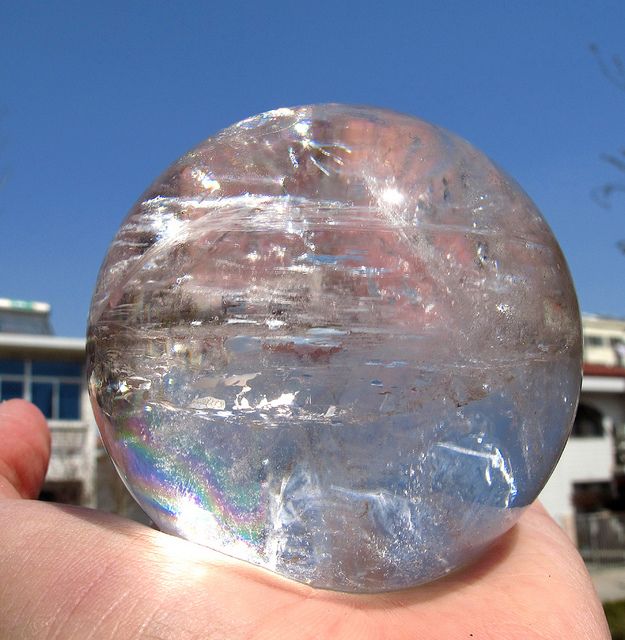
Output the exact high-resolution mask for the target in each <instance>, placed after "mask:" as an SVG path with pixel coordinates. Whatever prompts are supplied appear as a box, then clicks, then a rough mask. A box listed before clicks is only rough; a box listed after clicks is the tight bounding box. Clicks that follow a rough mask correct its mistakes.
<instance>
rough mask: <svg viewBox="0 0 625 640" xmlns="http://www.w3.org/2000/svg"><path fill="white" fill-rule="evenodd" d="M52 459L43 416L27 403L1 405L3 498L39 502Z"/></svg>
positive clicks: (0, 495) (0, 483)
mask: <svg viewBox="0 0 625 640" xmlns="http://www.w3.org/2000/svg"><path fill="white" fill-rule="evenodd" d="M49 459H50V432H49V430H48V426H47V424H46V420H45V418H44V417H43V415H42V413H41V412H40V411H39V409H37V408H36V407H35V406H34V405H32V404H30V403H29V402H26V401H24V400H8V401H7V402H3V403H1V404H0V498H36V497H37V496H38V495H39V491H40V489H41V485H42V484H43V479H44V477H45V475H46V470H47V468H48V461H49Z"/></svg>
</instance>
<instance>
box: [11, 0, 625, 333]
mask: <svg viewBox="0 0 625 640" xmlns="http://www.w3.org/2000/svg"><path fill="white" fill-rule="evenodd" d="M591 42H596V43H597V44H598V45H599V46H600V47H601V49H602V51H603V52H604V53H605V54H606V56H609V55H611V54H612V53H618V54H621V55H623V57H625V3H624V2H621V1H619V2H608V1H605V2H602V1H594V2H593V1H590V0H589V1H586V2H583V1H581V0H562V1H560V2H545V1H543V2H538V1H536V2H533V1H528V2H505V1H503V0H499V1H496V2H495V1H492V2H486V1H482V2H461V1H458V2H451V1H447V2H446V1H444V0H439V1H436V2H435V1H432V2H429V1H428V2H419V1H418V0H413V1H404V2H402V1H399V2H392V1H391V0H389V1H388V2H367V1H366V0H361V1H360V2H352V1H345V2H341V1H340V0H334V1H332V2H330V1H326V0H317V1H315V2H286V1H284V2H277V1H271V0H266V1H264V2H243V1H239V0H231V1H230V2H209V1H206V2H196V1H192V0H187V1H186V2H160V1H152V2H143V1H133V2H114V1H111V0H109V1H107V2H78V1H72V2H69V1H68V2H43V1H41V2H34V1H31V0H20V1H19V2H18V1H9V0H0V107H1V108H2V109H3V115H2V117H1V118H0V138H2V141H3V144H2V146H1V147H0V167H4V168H6V169H7V172H6V173H7V179H6V181H5V184H4V186H3V188H2V189H0V297H13V298H20V299H33V300H44V301H48V302H50V303H51V304H52V308H53V316H52V318H53V324H54V326H55V329H56V331H57V333H59V334H61V335H70V336H80V335H83V334H84V331H85V323H86V316H87V311H88V307H89V301H90V297H91V293H92V290H93V286H94V284H95V279H96V276H97V271H98V268H99V266H100V263H101V261H102V259H103V257H104V254H105V252H106V249H107V246H108V244H109V242H110V241H111V239H112V237H113V235H114V234H115V232H116V230H117V228H118V226H119V224H120V222H121V221H122V219H123V217H124V216H125V214H126V212H127V210H128V209H129V208H130V207H131V206H132V204H133V202H134V201H135V200H136V198H137V197H138V196H139V195H140V194H141V192H142V191H143V190H144V189H145V188H146V187H147V186H148V185H149V184H150V183H151V182H152V180H153V179H154V178H155V177H156V176H157V175H158V174H159V173H160V172H161V171H162V170H163V169H165V168H166V167H167V166H168V165H169V164H170V163H171V162H172V161H174V160H175V159H176V158H177V157H179V156H180V155H181V154H182V153H183V152H185V151H186V150H188V149H189V148H190V147H192V146H194V145H195V144H197V143H198V142H199V141H200V140H202V139H204V138H206V137H207V136H209V135H211V134H213V133H215V132H217V131H218V130H219V129H221V128H223V127H225V126H227V125H229V124H231V123H233V122H236V121H238V120H240V119H242V118H244V117H246V116H249V115H253V114H255V113H259V112H262V111H266V110H268V109H272V108H276V107H279V106H292V105H299V104H307V103H313V102H344V103H357V104H371V105H374V106H381V107H387V108H391V109H395V110H397V111H401V112H405V113H410V114H413V115H416V116H419V117H421V118H424V119H426V120H430V121H432V122H434V123H436V124H439V125H441V126H444V127H446V128H448V129H450V130H451V131H453V132H455V133H457V134H459V135H461V136H462V137H464V138H466V139H468V140H469V141H471V142H472V143H473V144H474V145H475V146H477V147H478V148H480V149H481V150H482V151H484V152H486V153H487V154H488V155H489V156H490V157H491V158H493V159H494V160H495V161H496V162H497V163H498V164H499V165H500V166H502V167H503V168H505V169H506V170H507V171H508V172H509V173H510V174H512V175H513V176H514V177H515V178H516V179H517V180H518V181H519V182H520V183H521V185H522V186H523V187H524V188H525V190H526V191H527V192H528V193H529V194H530V196H531V197H532V198H533V199H534V201H535V202H536V203H537V205H538V206H539V208H540V209H541V211H542V212H543V214H544V215H545V217H546V218H547V220H548V221H549V223H550V225H551V226H552V228H553V229H554V231H555V233H556V236H557V237H558V239H559V241H560V243H561V245H562V248H563V250H564V252H565V255H566V256H567V259H568V262H569V265H570V267H571V271H572V273H573V277H574V280H575V282H576V285H577V289H578V294H579V298H580V304H581V307H582V309H583V310H584V311H588V312H596V313H605V314H610V315H615V316H621V317H625V278H624V277H623V274H625V256H624V255H622V254H620V253H619V252H618V250H617V249H616V246H615V243H616V241H617V240H618V239H620V238H625V197H624V198H622V199H618V198H617V199H615V200H614V203H613V206H612V207H611V209H609V210H605V209H602V208H600V207H598V206H597V205H596V204H595V203H594V202H593V200H592V198H591V196H590V193H591V191H592V189H593V188H594V187H596V186H598V185H600V184H602V183H603V182H605V181H606V180H610V179H613V178H618V173H617V172H616V171H615V170H614V169H612V168H610V167H609V166H608V165H607V164H605V163H604V162H602V161H601V160H600V158H599V156H600V154H601V153H604V152H612V151H618V150H619V149H620V148H621V147H625V92H623V91H619V89H617V88H616V87H615V86H614V85H612V84H611V83H610V82H609V81H608V80H606V78H605V77H604V76H603V75H602V74H601V72H600V70H599V68H598V66H597V63H596V61H595V59H594V58H593V57H592V55H591V54H590V52H589V48H588V46H589V44H590V43H591Z"/></svg>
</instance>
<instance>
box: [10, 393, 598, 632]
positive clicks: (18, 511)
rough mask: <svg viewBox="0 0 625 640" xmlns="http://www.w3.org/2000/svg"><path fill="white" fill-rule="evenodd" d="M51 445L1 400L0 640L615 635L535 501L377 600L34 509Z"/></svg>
mask: <svg viewBox="0 0 625 640" xmlns="http://www.w3.org/2000/svg"><path fill="white" fill-rule="evenodd" d="M49 453H50V440H49V433H48V430H47V426H46V424H45V420H44V418H43V416H42V415H41V414H40V413H39V411H38V410H37V409H35V408H34V407H33V406H32V405H30V404H28V403H26V402H24V401H21V400H11V401H8V402H5V403H3V404H1V405H0V638H2V639H4V638H7V639H11V640H13V639H17V638H23V639H28V638H37V639H38V640H41V639H49V640H52V639H53V638H54V639H57V640H58V639H63V640H66V639H67V640H87V639H91V640H100V639H111V640H112V639H115V640H124V639H131V638H133V639H134V638H150V639H156V638H162V639H167V640H170V639H177V638H181V639H189V640H190V639H195V638H205V639H210V640H213V639H226V640H239V639H243V638H245V639H246V640H252V639H253V640H260V639H263V640H286V639H288V640H293V639H299V638H302V639H311V640H312V639H314V640H325V639H332V640H342V639H348V640H368V639H373V638H375V639H387V638H388V639H393V640H402V639H403V638H411V639H415V638H416V639H419V640H460V639H465V638H466V639H473V640H494V639H497V640H500V639H505V640H533V639H536V640H563V639H566V640H582V639H584V640H609V638H610V634H609V631H608V628H607V624H606V622H605V617H604V615H603V611H602V609H601V605H600V603H599V600H598V598H597V596H596V593H595V591H594V588H593V586H592V583H591V581H590V578H589V576H588V573H587V571H586V569H585V567H584V564H583V562H582V560H581V558H580V557H579V554H578V553H577V551H576V549H575V548H574V547H573V545H572V544H571V543H570V542H569V540H568V539H567V537H566V535H565V534H564V533H563V532H562V530H561V529H560V528H559V527H558V526H557V525H556V524H555V522H554V521H553V520H552V519H551V518H550V517H549V516H548V515H547V513H546V512H545V510H544V509H543V508H542V507H540V506H539V505H533V506H532V507H530V508H529V509H528V510H527V512H526V513H525V514H524V515H523V517H522V518H521V520H520V521H519V523H518V524H517V525H516V526H515V527H514V528H513V529H512V530H511V531H510V532H508V533H507V534H506V535H505V536H503V537H502V538H501V539H500V540H499V541H498V542H497V543H495V544H494V545H493V546H492V547H491V549H490V550H489V552H488V553H487V554H486V555H485V556H483V557H482V558H481V560H479V561H478V562H477V563H475V564H473V565H472V566H470V567H468V568H466V569H464V570H461V571H458V572H456V573H454V574H452V575H450V576H448V577H446V578H444V579H441V580H438V581H437V582H434V583H431V584H427V585H424V586H421V587H416V588H413V589H406V590H404V591H397V592H393V593H385V594H378V595H354V594H345V593H335V592H330V591H323V590H318V589H313V588H311V587H307V586H305V585H301V584H297V583H294V582H291V581H289V580H286V579H283V578H280V577H279V576H276V575H273V574H271V573H269V572H267V571H264V570H262V569H259V568H256V567H253V566H252V565H249V564H247V563H244V562H240V561H237V560H233V559H231V558H228V557H226V556H223V555H221V554H219V553H216V552H214V551H211V550H210V549H207V548H204V547H201V546H198V545H195V544H192V543H189V542H186V541H184V540H181V539H178V538H174V537H172V536H169V535H166V534H163V533H160V532H158V531H154V530H152V529H149V528H147V527H144V526H142V525H140V524H138V523H135V522H131V521H127V520H124V519H122V518H119V517H117V516H113V515H110V514H105V513H100V512H97V511H93V510H90V509H84V508H78V507H69V506H65V505H54V504H50V503H44V502H37V501H34V500H29V499H28V498H35V497H36V496H37V495H38V493H39V490H40V486H41V483H42V482H43V478H44V475H45V471H46V467H47V464H48V458H49Z"/></svg>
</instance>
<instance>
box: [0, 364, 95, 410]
mask: <svg viewBox="0 0 625 640" xmlns="http://www.w3.org/2000/svg"><path fill="white" fill-rule="evenodd" d="M81 390H82V364H81V363H80V362H72V361H64V360H33V361H31V360H28V359H25V360H19V359H15V358H0V400H9V399H11V398H25V399H26V400H30V401H31V402H32V403H33V404H35V405H36V406H37V407H39V409H40V410H41V412H42V413H43V414H44V415H45V416H46V418H49V419H51V420H80V419H81Z"/></svg>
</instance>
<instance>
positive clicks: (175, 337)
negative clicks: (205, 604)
mask: <svg viewBox="0 0 625 640" xmlns="http://www.w3.org/2000/svg"><path fill="white" fill-rule="evenodd" d="M88 353H89V356H88V357H89V384H90V393H91V397H92V401H93V405H94V408H95V413H96V417H97V421H98V424H99V427H100V431H101V434H102V439H103V441H104V444H105V445H106V448H107V450H108V452H109V453H110V455H111V457H112V459H113V461H114V462H115V465H116V466H117V468H118V470H119V472H120V474H121V476H122V478H123V480H124V482H125V483H126V484H127V486H128V488H129V490H130V491H131V493H132V494H133V496H134V497H135V498H136V500H137V501H138V502H139V504H140V505H141V506H142V507H143V509H144V510H145V511H146V513H147V514H148V515H149V516H150V517H151V518H152V520H153V521H154V522H155V523H156V524H157V525H158V527H160V528H161V529H162V530H163V531H166V532H169V533H173V534H177V535H180V536H183V537H184V538H187V539H189V540H193V541H195V542H198V543H200V544H204V545H208V546H209V547H212V548H213V549H217V550H219V551H222V552H224V553H226V554H229V555H231V556H234V557H236V558H240V559H242V560H246V561H248V562H251V563H253V564H256V565H259V566H261V567H264V568H266V569H270V570H272V571H275V572H276V573H278V574H281V575H283V576H287V577H289V578H292V579H294V580H298V581H301V582H305V583H308V584H311V585H314V586H317V587H323V588H328V589H336V590H343V591H353V592H376V591H386V590H391V589H399V588H403V587H408V586H412V585H417V584H419V583H423V582H426V581H429V580H433V579H435V578H438V577H439V576H442V575H444V574H446V573H447V572H449V571H451V570H453V569H454V568H456V567H459V566H461V565H464V564H466V563H467V562H469V561H471V560H472V559H473V558H475V557H476V556H477V555H478V554H479V553H480V552H481V551H482V550H484V549H485V548H486V547H487V546H488V545H489V544H490V543H491V542H492V541H493V540H494V539H496V538H497V537H498V536H500V535H501V534H502V533H503V532H504V531H506V530H507V529H509V528H510V527H511V526H512V525H513V523H514V522H515V521H516V520H517V518H518V517H519V515H520V514H521V513H522V511H523V509H524V507H526V506H527V505H528V504H530V503H531V502H532V501H533V500H534V499H535V498H536V496H537V495H538V493H539V492H540V490H541V488H542V487H543V485H544V483H545V482H546V480H547V478H548V476H549V474H550V472H551V470H552V469H553V467H554V465H555V463H556V461H557V460H558V457H559V455H560V453H561V451H562V448H563V446H564V443H565V441H566V438H567V436H568V433H569V429H570V427H571V424H572V421H573V418H574V413H575V408H576V403H577V398H578V392H579V388H580V378H581V373H580V370H581V331H580V320H579V311H578V306H577V301H576V297H575V292H574V289H573V285H572V282H571V278H570V275H569V271H568V269H567V266H566V263H565V260H564V258H563V256H562V253H561V251H560V249H559V247H558V245H557V243H556V240H555V239H554V237H553V235H552V233H551V231H550V230H549V227H548V226H547V224H546V223H545V221H544V219H543V218H542V217H541V215H540V213H539V212H538V211H537V209H536V207H535V206H534V204H533V203H532V202H531V201H530V199H529V198H528V197H527V195H525V193H524V192H523V191H522V190H521V189H520V188H519V187H518V186H517V185H516V184H515V183H514V182H513V181H512V180H511V179H510V178H509V177H508V176H506V175H505V174H504V173H503V172H502V171H501V170H499V169H498V168H497V167H496V166H495V165H493V163H492V162H491V161H490V160H488V158H486V157H485V156H484V155H483V154H481V153H480V152H478V151H476V150H475V149H474V148H473V147H472V146H470V145H469V144H468V143H466V142H464V141H463V140H461V139H459V138H457V137H456V136H454V135H452V134H450V133H448V132H447V131H445V130H442V129H440V128H438V127H435V126H432V125H430V124H427V123H425V122H423V121H421V120H417V119H415V118H412V117H408V116H404V115H399V114H396V113H393V112H390V111H384V110H380V109H372V108H363V107H350V106H343V105H315V106H306V107H300V108H294V109H278V110H275V111H270V112H268V113H264V114H261V115H259V116H256V117H253V118H249V119H247V120H244V121H243V122H240V123H238V124H235V125H233V126H231V127H229V128H228V129H225V130H224V131H222V132H221V133H219V134H217V135H216V136H214V137H212V138H209V139H208V140H206V141H205V142H203V143H201V144H200V145H199V146H197V147H196V148H195V149H193V150H192V151H190V152H189V153H187V154H186V155H185V156H183V157H182V158H181V159H180V160H178V161H177V162H176V163H175V164H173V165H172V166H171V167H170V168H169V169H168V170H167V171H166V172H165V173H164V174H163V175H162V176H161V177H160V178H159V179H158V180H156V182H155V183H154V184H153V185H152V186H151V187H150V188H149V189H148V191H147V192H146V193H145V194H144V195H143V196H142V197H141V198H140V200H139V201H138V202H137V204H136V205H135V206H134V207H133V209H132V210H131V211H130V213H129V214H128V216H127V218H126V219H125V221H124V222H123V224H122V226H121V228H120V230H119V232H118V233H117V235H116V237H115V239H114V240H113V243H112V245H111V247H110V250H109V252H108V255H107V256H106V259H105V261H104V264H103V266H102V268H101V271H100V275H99V279H98V283H97V287H96V291H95V294H94V297H93V302H92V306H91V312H90V326H89V337H88Z"/></svg>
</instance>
